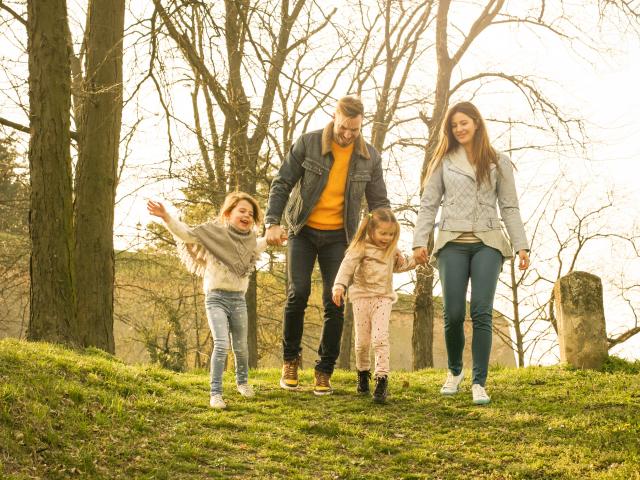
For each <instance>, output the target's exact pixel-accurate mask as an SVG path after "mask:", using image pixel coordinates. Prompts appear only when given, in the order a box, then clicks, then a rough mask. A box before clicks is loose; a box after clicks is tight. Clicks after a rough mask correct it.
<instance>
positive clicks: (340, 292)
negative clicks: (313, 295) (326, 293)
mask: <svg viewBox="0 0 640 480" xmlns="http://www.w3.org/2000/svg"><path fill="white" fill-rule="evenodd" d="M331 297H332V298H333V303H335V304H336V305H337V306H338V307H339V306H340V305H342V302H343V301H344V287H343V286H342V285H334V286H333V288H332V289H331Z"/></svg>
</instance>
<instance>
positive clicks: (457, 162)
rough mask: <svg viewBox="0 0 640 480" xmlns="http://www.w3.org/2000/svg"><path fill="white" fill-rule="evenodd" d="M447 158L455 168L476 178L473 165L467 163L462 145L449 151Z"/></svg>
mask: <svg viewBox="0 0 640 480" xmlns="http://www.w3.org/2000/svg"><path fill="white" fill-rule="evenodd" d="M449 160H450V161H451V163H452V164H453V166H454V167H455V169H456V170H458V171H459V172H461V173H464V174H465V175H467V176H469V177H471V178H473V179H474V180H475V179H476V172H475V169H474V168H473V166H472V165H471V164H470V163H469V160H468V159H467V154H466V152H465V151H464V148H463V147H458V148H456V149H455V150H453V151H451V152H449Z"/></svg>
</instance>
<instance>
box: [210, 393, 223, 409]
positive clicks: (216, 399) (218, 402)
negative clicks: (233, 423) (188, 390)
mask: <svg viewBox="0 0 640 480" xmlns="http://www.w3.org/2000/svg"><path fill="white" fill-rule="evenodd" d="M209 406H210V407H211V408H216V409H218V410H222V409H224V408H227V404H226V403H224V400H223V399H222V395H220V394H216V395H211V398H210V399H209Z"/></svg>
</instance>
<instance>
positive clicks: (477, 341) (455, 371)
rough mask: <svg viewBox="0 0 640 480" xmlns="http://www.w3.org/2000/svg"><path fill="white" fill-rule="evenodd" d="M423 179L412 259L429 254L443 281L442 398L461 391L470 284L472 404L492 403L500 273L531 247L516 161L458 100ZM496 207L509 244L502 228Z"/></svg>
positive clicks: (524, 258)
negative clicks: (522, 213)
mask: <svg viewBox="0 0 640 480" xmlns="http://www.w3.org/2000/svg"><path fill="white" fill-rule="evenodd" d="M425 182H426V183H425V186H424V191H423V194H422V199H421V202H420V211H419V213H418V219H417V221H416V228H415V232H414V240H413V248H414V250H413V254H414V257H415V259H416V262H417V263H426V262H427V261H429V257H431V261H430V263H431V264H432V265H433V266H435V267H437V268H438V270H439V272H440V280H441V282H442V297H443V310H444V332H445V344H446V346H447V357H448V366H449V372H448V374H447V379H446V381H445V382H444V385H443V386H442V388H441V389H440V393H441V394H443V395H453V394H455V393H457V392H458V389H459V387H460V383H461V382H462V380H463V378H464V373H463V370H462V352H463V350H464V324H463V322H464V317H465V310H466V295H467V286H468V284H469V280H471V320H472V322H473V340H472V343H471V352H472V356H473V373H472V385H471V392H472V396H473V403H475V404H478V405H482V404H486V403H489V401H490V397H489V396H488V395H487V392H486V390H485V388H484V386H485V382H486V379H487V369H488V366H489V355H490V352H491V340H492V338H491V337H492V330H491V322H492V318H491V317H492V312H493V298H494V296H495V292H496V286H497V284H498V276H499V274H500V270H501V269H502V263H503V261H504V260H505V259H507V258H512V257H513V250H515V251H516V252H518V257H519V268H520V270H525V269H526V268H528V267H529V244H528V242H527V237H526V234H525V231H524V227H523V225H522V219H521V217H520V208H519V206H518V195H517V193H516V187H515V180H514V178H513V166H512V163H511V160H509V158H508V157H507V156H506V155H504V154H501V153H498V152H497V151H496V150H495V149H494V148H493V147H492V146H491V143H490V142H489V137H488V135H487V129H486V126H485V123H484V120H483V119H482V116H481V115H480V112H479V111H478V109H477V108H476V107H475V106H474V105H473V104H472V103H470V102H461V103H458V104H456V105H454V106H453V107H451V108H450V109H449V111H448V112H447V115H446V117H445V119H444V121H443V123H442V127H441V130H440V138H439V142H438V146H437V147H436V150H435V153H434V156H433V158H432V159H431V162H430V164H429V166H428V169H427V176H426V180H425ZM441 203H442V205H443V206H442V213H441V216H440V222H439V234H438V237H437V240H436V242H435V245H434V247H433V251H432V252H431V253H430V254H429V252H427V247H426V246H427V242H428V239H429V235H430V234H431V232H432V231H433V228H434V226H435V219H436V214H437V212H438V208H439V207H440V204H441ZM496 204H497V205H498V206H499V207H500V215H501V217H502V220H503V221H504V224H505V226H506V229H507V233H508V234H509V238H510V240H511V243H510V242H509V240H508V239H507V238H506V237H505V234H504V233H503V230H502V228H501V223H500V218H499V217H498V212H497V208H496ZM512 246H513V249H512Z"/></svg>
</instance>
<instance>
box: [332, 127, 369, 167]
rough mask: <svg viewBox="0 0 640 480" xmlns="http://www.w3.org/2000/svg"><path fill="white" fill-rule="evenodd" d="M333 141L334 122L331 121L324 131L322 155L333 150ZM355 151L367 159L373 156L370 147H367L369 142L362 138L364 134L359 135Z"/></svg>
mask: <svg viewBox="0 0 640 480" xmlns="http://www.w3.org/2000/svg"><path fill="white" fill-rule="evenodd" d="M332 143H333V122H329V123H328V124H327V126H326V127H324V130H323V131H322V155H327V154H328V153H329V152H331V144H332ZM353 153H355V154H357V155H360V156H361V157H363V158H366V159H367V160H371V156H370V155H369V149H368V148H367V144H366V142H365V141H364V138H362V134H360V135H359V136H358V138H357V139H356V144H355V145H354V147H353Z"/></svg>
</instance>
